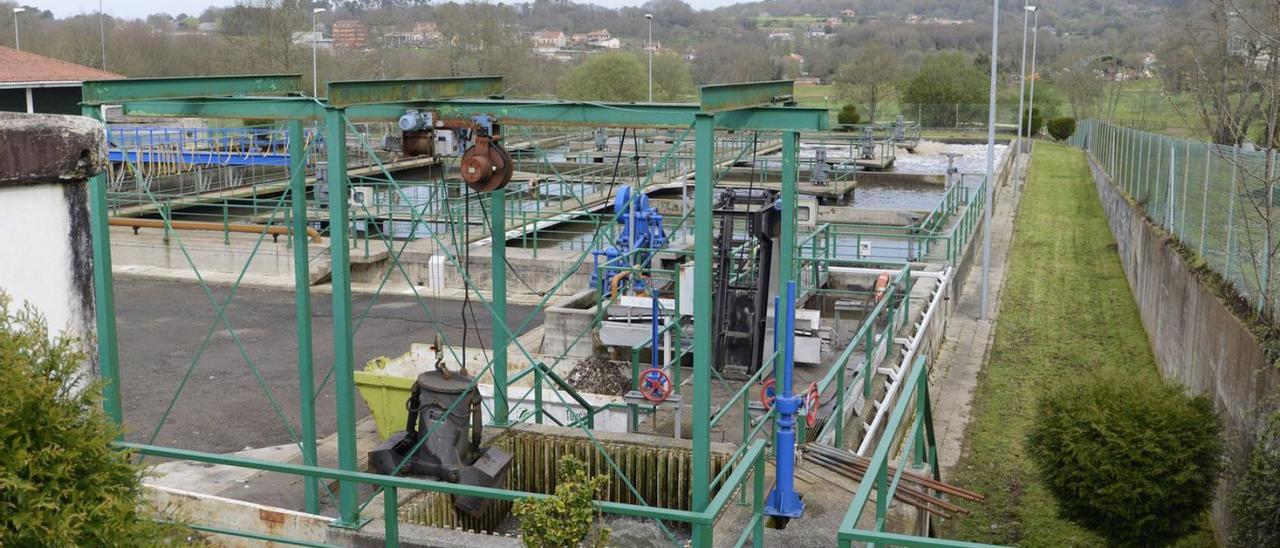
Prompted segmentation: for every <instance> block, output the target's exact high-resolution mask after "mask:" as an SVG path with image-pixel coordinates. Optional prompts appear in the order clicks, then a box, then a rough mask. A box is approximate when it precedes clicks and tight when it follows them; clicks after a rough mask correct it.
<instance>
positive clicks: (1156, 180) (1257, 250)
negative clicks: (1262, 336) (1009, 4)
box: [1069, 120, 1280, 314]
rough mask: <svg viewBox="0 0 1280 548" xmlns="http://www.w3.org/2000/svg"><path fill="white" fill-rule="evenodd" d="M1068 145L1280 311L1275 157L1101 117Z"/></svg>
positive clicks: (1245, 289) (1241, 287)
mask: <svg viewBox="0 0 1280 548" xmlns="http://www.w3.org/2000/svg"><path fill="white" fill-rule="evenodd" d="M1069 142H1070V143H1071V144H1072V145H1075V146H1078V147H1081V148H1083V149H1085V150H1087V151H1089V152H1090V153H1092V154H1093V157H1094V159H1095V160H1096V161H1097V163H1098V164H1099V166H1100V167H1101V168H1102V170H1104V171H1105V172H1106V173H1107V174H1108V175H1109V176H1110V177H1111V179H1112V181H1113V182H1114V183H1115V185H1116V186H1118V187H1120V188H1121V189H1123V190H1124V191H1125V192H1126V193H1128V194H1129V196H1131V197H1132V198H1133V199H1134V200H1135V201H1136V202H1137V204H1138V205H1139V206H1140V207H1142V208H1143V210H1144V211H1145V212H1146V215H1147V217H1148V218H1150V219H1151V220H1152V221H1153V222H1155V223H1156V224H1158V225H1160V226H1161V227H1162V228H1164V229H1165V230H1167V231H1169V232H1170V233H1171V234H1173V235H1174V236H1176V237H1177V238H1178V239H1179V240H1180V241H1181V242H1182V243H1183V244H1184V245H1185V246H1186V247H1187V248H1189V249H1191V250H1192V251H1195V252H1196V253H1198V254H1199V256H1200V258H1201V259H1202V260H1203V261H1204V262H1205V264H1206V265H1208V266H1209V267H1210V268H1212V269H1213V270H1214V271H1216V272H1217V273H1218V274H1220V275H1221V276H1222V277H1223V278H1224V279H1226V280H1227V281H1229V282H1230V283H1231V284H1232V285H1233V286H1234V288H1235V289H1236V291H1237V292H1238V293H1239V294H1240V295H1241V296H1242V297H1244V298H1245V299H1247V300H1248V301H1249V303H1251V304H1252V305H1253V306H1254V307H1256V308H1257V309H1258V310H1264V311H1266V312H1269V313H1271V314H1275V313H1276V312H1277V305H1276V302H1275V300H1276V299H1275V298H1274V295H1273V290H1274V289H1275V288H1276V287H1277V283H1276V277H1277V274H1278V273H1277V272H1276V267H1277V265H1276V264H1275V263H1276V248H1277V241H1276V228H1275V226H1274V225H1275V224H1276V223H1277V222H1280V219H1277V215H1280V208H1277V207H1276V205H1277V202H1276V192H1275V190H1276V188H1275V187H1276V183H1277V182H1278V181H1277V177H1276V166H1275V163H1276V158H1277V157H1276V155H1275V154H1274V153H1268V152H1266V151H1260V150H1254V149H1244V148H1240V147H1231V146H1225V145H1216V144H1212V143H1204V142H1201V141H1198V140H1190V139H1178V138H1173V137H1167V136H1164V135H1159V134H1155V133H1149V132H1146V131H1140V130H1137V129H1133V128H1129V127H1122V126H1119V125H1114V124H1110V123H1106V122H1102V121H1098V120H1085V121H1083V122H1081V123H1080V124H1079V127H1078V128H1077V130H1076V133H1075V135H1073V136H1072V137H1071V139H1070V141H1069ZM1268 160H1270V161H1268Z"/></svg>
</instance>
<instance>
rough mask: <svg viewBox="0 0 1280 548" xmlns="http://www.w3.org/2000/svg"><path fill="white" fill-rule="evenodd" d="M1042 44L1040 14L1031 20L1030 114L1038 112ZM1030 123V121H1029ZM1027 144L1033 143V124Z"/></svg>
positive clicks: (1028, 99) (1028, 134)
mask: <svg viewBox="0 0 1280 548" xmlns="http://www.w3.org/2000/svg"><path fill="white" fill-rule="evenodd" d="M1039 42H1040V12H1039V11H1037V12H1036V13H1035V15H1034V16H1033V17H1032V18H1031V96H1030V97H1028V98H1027V107H1028V108H1029V109H1030V111H1029V112H1035V111H1036V80H1037V79H1038V78H1037V77H1036V45H1037V44H1038V43H1039ZM1028 121H1029V120H1028ZM1027 143H1028V145H1029V144H1030V143H1031V124H1030V123H1028V124H1027Z"/></svg>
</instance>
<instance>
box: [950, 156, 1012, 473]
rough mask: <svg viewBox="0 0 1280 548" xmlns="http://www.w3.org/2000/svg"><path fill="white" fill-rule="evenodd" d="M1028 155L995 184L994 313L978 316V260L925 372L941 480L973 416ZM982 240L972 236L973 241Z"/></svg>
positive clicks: (990, 302) (960, 449) (958, 455)
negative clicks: (1010, 174)
mask: <svg viewBox="0 0 1280 548" xmlns="http://www.w3.org/2000/svg"><path fill="white" fill-rule="evenodd" d="M1030 161H1031V155H1030V154H1024V155H1022V156H1021V157H1019V158H1017V159H1016V160H1015V163H1014V170H1015V171H1014V174H1013V177H1011V178H1010V180H1009V183H1008V184H1007V185H1005V186H1003V187H1000V188H997V189H996V206H995V209H994V210H992V213H991V214H992V219H991V220H992V223H991V277H990V283H991V287H990V294H989V297H990V298H989V300H988V303H987V308H988V310H989V311H990V315H989V316H988V317H990V318H992V319H991V320H981V319H979V316H980V314H979V312H980V303H981V298H982V297H981V294H982V265H981V263H980V262H979V263H978V264H975V265H974V267H973V268H972V269H970V270H969V274H968V277H967V278H965V279H964V280H957V281H956V283H963V284H964V285H963V288H962V289H961V296H960V301H959V302H958V303H956V307H955V311H954V312H953V314H952V316H951V318H950V320H949V324H948V326H947V335H946V338H945V339H944V341H943V343H942V350H941V351H940V352H939V355H938V359H937V360H936V361H935V362H934V366H933V370H932V371H930V374H929V393H930V397H931V403H932V406H933V427H934V434H935V436H936V438H937V442H938V445H939V449H938V458H939V461H940V465H941V467H942V477H943V479H944V480H945V479H946V478H949V477H951V470H952V468H953V467H955V465H956V463H957V462H959V461H960V458H961V457H962V456H963V451H965V450H966V448H965V445H964V436H965V430H966V429H967V426H968V424H969V419H970V417H971V412H972V410H971V404H972V401H973V392H974V389H975V388H976V387H977V385H978V373H979V372H980V371H981V370H982V366H983V364H985V363H986V361H987V353H988V352H989V351H990V349H991V341H992V339H993V334H994V333H995V330H994V329H993V327H994V325H995V323H994V321H993V320H994V319H995V314H996V313H997V311H998V310H999V308H1000V295H1001V292H1002V291H1001V290H1002V289H1003V288H1004V278H1005V271H1006V267H1007V265H1008V262H1009V261H1008V259H1009V249H1010V248H1011V247H1012V244H1013V222H1014V218H1015V217H1016V216H1017V211H1018V204H1019V203H1020V202H1021V198H1022V187H1023V184H1024V183H1025V182H1026V177H1027V169H1028V167H1029V166H1030ZM980 242H981V240H974V243H975V244H978V243H980ZM979 253H981V251H979ZM980 256H981V255H979V257H980ZM979 261H981V259H980V258H979Z"/></svg>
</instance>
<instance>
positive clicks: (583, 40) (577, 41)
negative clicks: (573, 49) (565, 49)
mask: <svg viewBox="0 0 1280 548" xmlns="http://www.w3.org/2000/svg"><path fill="white" fill-rule="evenodd" d="M587 41H588V39H587V35H586V34H574V35H573V36H570V37H569V44H570V45H574V46H585V45H587Z"/></svg>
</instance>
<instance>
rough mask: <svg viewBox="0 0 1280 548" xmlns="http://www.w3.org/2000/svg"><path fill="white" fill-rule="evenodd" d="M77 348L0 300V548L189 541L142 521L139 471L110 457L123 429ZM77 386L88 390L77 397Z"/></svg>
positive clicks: (119, 454) (33, 315)
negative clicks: (103, 406) (101, 401)
mask: <svg viewBox="0 0 1280 548" xmlns="http://www.w3.org/2000/svg"><path fill="white" fill-rule="evenodd" d="M84 361H85V355H84V354H83V353H82V352H81V351H80V348H79V341H77V340H76V339H73V338H69V337H66V336H57V337H52V338H51V337H50V336H49V329H48V327H47V325H46V324H45V321H44V318H43V317H41V316H40V315H39V314H38V313H37V312H36V311H34V310H33V309H31V308H30V307H24V308H23V309H21V310H17V311H11V310H10V298H9V297H8V296H6V295H5V294H4V293H2V292H0V546H158V545H178V544H185V543H187V542H189V539H184V538H182V536H181V534H180V531H179V530H178V529H177V528H176V527H173V526H169V525H164V524H160V523H158V522H156V521H153V520H151V519H149V518H148V516H146V515H144V512H143V511H142V510H140V507H139V504H140V502H142V500H143V498H142V487H141V482H140V476H139V470H138V468H137V467H136V466H134V465H133V464H132V463H131V462H130V455H129V454H128V453H126V452H123V451H117V450H115V449H112V448H111V442H112V440H114V439H115V437H116V435H117V434H118V433H119V429H118V428H117V427H116V426H115V424H114V423H113V422H111V421H110V419H108V418H107V417H106V415H104V414H103V413H102V411H101V410H100V409H99V406H98V402H97V401H96V400H97V396H96V395H97V394H99V393H100V388H101V387H100V385H99V384H98V383H96V382H85V379H83V378H81V376H80V374H79V371H78V369H79V368H80V366H81V365H82V364H83V363H84ZM76 387H82V389H80V390H78V391H77V390H76Z"/></svg>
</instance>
